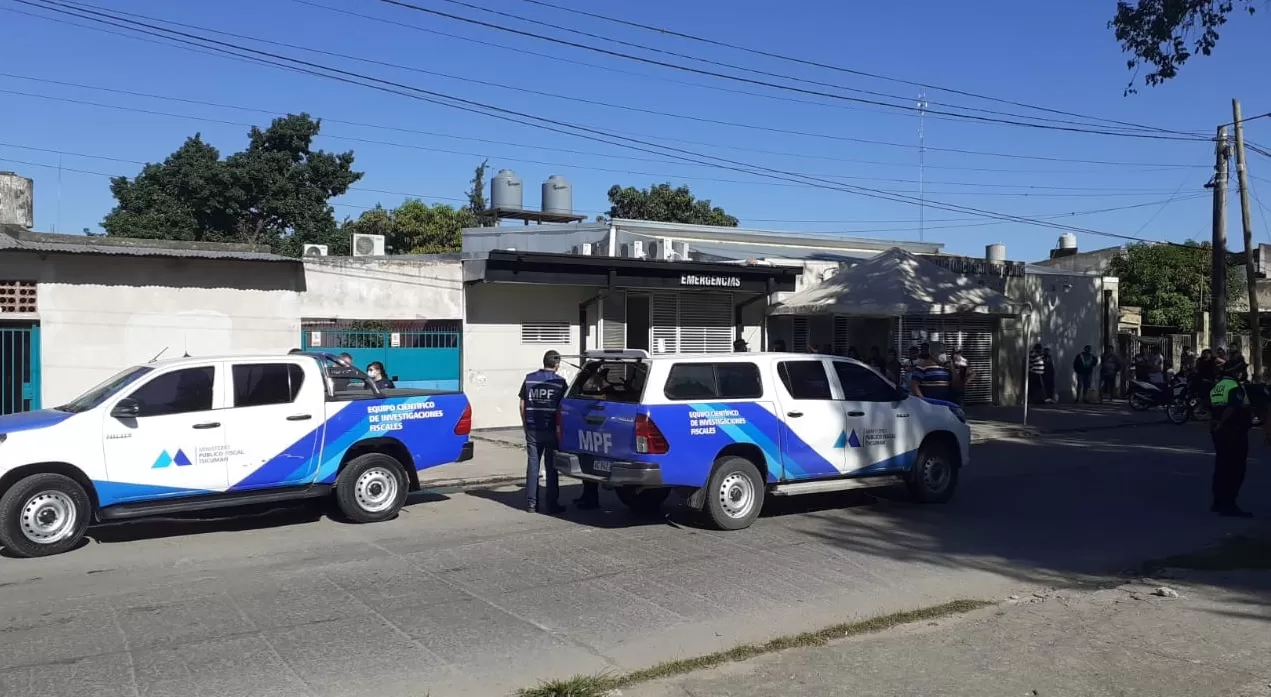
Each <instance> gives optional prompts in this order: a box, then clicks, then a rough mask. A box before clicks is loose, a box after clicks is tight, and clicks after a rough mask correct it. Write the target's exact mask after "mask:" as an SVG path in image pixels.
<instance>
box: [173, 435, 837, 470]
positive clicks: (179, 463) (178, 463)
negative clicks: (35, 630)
mask: <svg viewBox="0 0 1271 697" xmlns="http://www.w3.org/2000/svg"><path fill="white" fill-rule="evenodd" d="M847 444H848V445H850V446H852V447H853V448H859V447H861V439H860V438H857V437H856V431H852V435H850V436H848V437H847ZM178 464H180V463H178Z"/></svg>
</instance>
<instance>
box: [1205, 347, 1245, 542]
mask: <svg viewBox="0 0 1271 697" xmlns="http://www.w3.org/2000/svg"><path fill="white" fill-rule="evenodd" d="M1219 370H1220V371H1221V378H1220V379H1219V380H1218V383H1217V384H1216V385H1214V388H1213V390H1211V391H1210V393H1209V400H1210V404H1212V405H1213V412H1212V414H1211V416H1210V434H1211V436H1212V437H1213V441H1214V478H1213V497H1214V502H1213V507H1212V508H1211V509H1210V510H1212V511H1213V512H1215V513H1218V514H1219V515H1224V516H1230V517H1235V518H1248V517H1249V516H1250V514H1249V513H1247V512H1245V511H1243V510H1241V509H1240V507H1239V506H1237V505H1236V497H1237V496H1239V495H1240V486H1241V485H1242V484H1244V480H1245V460H1246V459H1247V458H1248V457H1249V429H1250V428H1252V427H1253V418H1252V417H1253V412H1252V409H1251V405H1250V403H1249V398H1248V395H1247V394H1246V393H1245V389H1244V387H1243V386H1241V384H1240V382H1239V378H1240V377H1241V376H1242V375H1243V374H1244V373H1245V362H1244V358H1243V357H1242V356H1241V355H1240V354H1239V353H1236V352H1232V354H1231V356H1230V358H1228V360H1227V362H1226V363H1225V364H1224V365H1223V366H1222V367H1221V368H1219Z"/></svg>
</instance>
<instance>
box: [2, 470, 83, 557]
mask: <svg viewBox="0 0 1271 697" xmlns="http://www.w3.org/2000/svg"><path fill="white" fill-rule="evenodd" d="M92 515H93V503H92V500H90V499H89V498H88V492H86V491H84V487H82V486H80V485H79V484H78V483H77V482H76V481H75V480H74V479H71V478H70V477H67V476H65V475H61V474H54V473H52V472H45V473H42V474H33V475H31V476H29V477H26V478H25V479H21V480H19V481H18V483H16V484H14V485H13V487H11V488H10V489H9V490H8V491H6V492H5V494H4V496H3V497H0V546H3V547H4V548H5V550H7V551H8V552H9V553H10V554H12V555H14V556H18V557H47V556H49V555H51V554H61V553H62V552H69V551H70V550H72V549H75V547H76V546H78V545H79V543H80V542H81V541H82V540H83V539H84V533H85V531H87V530H88V523H89V519H90V518H91V517H92Z"/></svg>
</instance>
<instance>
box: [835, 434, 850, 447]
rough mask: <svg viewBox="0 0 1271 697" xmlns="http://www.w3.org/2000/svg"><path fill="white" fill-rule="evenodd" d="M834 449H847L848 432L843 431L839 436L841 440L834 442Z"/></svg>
mask: <svg viewBox="0 0 1271 697" xmlns="http://www.w3.org/2000/svg"><path fill="white" fill-rule="evenodd" d="M834 447H835V448H846V447H847V431H843V432H842V433H840V434H839V439H838V440H836V441H834Z"/></svg>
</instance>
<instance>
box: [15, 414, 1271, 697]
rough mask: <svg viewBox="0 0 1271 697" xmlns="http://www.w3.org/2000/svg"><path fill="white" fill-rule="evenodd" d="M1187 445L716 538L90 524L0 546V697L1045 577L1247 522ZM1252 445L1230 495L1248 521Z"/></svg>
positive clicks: (493, 504)
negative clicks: (18, 550)
mask: <svg viewBox="0 0 1271 697" xmlns="http://www.w3.org/2000/svg"><path fill="white" fill-rule="evenodd" d="M1205 441H1206V438H1205V432H1204V430H1203V429H1202V428H1199V427H1182V428H1177V427H1169V426H1160V427H1146V428H1135V429H1124V430H1117V431H1104V432H1099V433H1091V434H1087V435H1084V436H1074V437H1072V438H1067V439H1048V440H1031V441H1015V442H1009V441H1008V442H997V443H992V444H987V445H981V446H976V447H975V449H974V451H973V457H974V458H975V462H974V463H973V465H972V467H970V468H968V469H967V470H966V471H965V475H964V477H963V480H962V488H961V489H960V491H959V492H958V495H957V497H956V498H955V500H954V502H952V503H950V504H947V505H944V506H917V505H913V504H909V503H906V502H903V501H900V500H893V499H891V498H887V497H883V498H875V497H872V496H869V495H864V494H850V495H844V494H836V495H826V496H818V497H816V498H811V499H810V498H807V497H804V498H802V499H794V500H787V501H782V502H780V503H781V505H779V506H776V505H770V506H769V509H768V511H767V512H766V514H765V516H764V517H763V518H761V519H760V520H759V521H758V522H757V523H756V524H755V526H754V527H752V528H750V529H749V530H745V531H739V532H733V533H720V532H714V531H708V530H703V529H701V528H698V527H694V525H693V523H692V521H691V520H690V519H689V518H687V517H686V516H685V515H684V514H683V512H682V511H677V510H675V509H671V508H668V515H667V516H666V517H665V518H657V519H652V520H649V519H646V520H643V521H637V520H632V519H631V518H629V517H628V516H627V515H626V514H625V512H624V511H623V510H622V509H621V507H620V506H619V505H618V504H616V502H614V501H613V500H612V499H606V503H607V504H608V506H609V507H610V508H611V510H607V511H601V512H596V513H588V514H580V513H573V512H571V513H568V514H566V516H565V517H564V518H561V519H554V518H549V517H545V516H536V515H531V514H528V513H525V512H522V511H520V510H518V509H517V508H514V507H513V506H519V504H520V501H521V498H520V494H519V492H517V491H513V490H504V491H490V492H473V493H468V494H463V493H425V494H422V495H420V496H418V497H417V500H416V502H415V503H414V504H413V505H411V506H410V507H409V508H408V509H407V510H406V511H405V512H404V513H403V514H402V515H401V516H400V517H399V518H398V519H397V520H395V521H391V522H388V523H381V524H378V525H367V526H356V525H346V524H342V523H339V522H334V521H332V520H329V519H327V518H326V517H325V516H324V515H323V510H322V509H320V508H316V507H313V506H308V507H300V508H295V507H293V508H286V509H276V510H273V511H262V512H257V513H256V514H255V515H253V516H251V517H245V518H237V519H211V520H201V521H189V520H183V521H170V520H169V521H158V522H145V523H132V524H127V525H117V526H112V527H104V528H100V529H96V530H95V531H93V532H94V535H95V538H94V541H93V542H91V543H89V544H87V545H86V546H84V547H82V548H81V549H78V550H76V551H74V552H72V553H70V554H66V555H62V556H59V557H53V558H47V559H35V560H16V559H0V695H4V696H8V695H14V696H18V695H21V696H26V695H41V696H42V697H83V695H93V696H94V697H116V696H121V697H160V696H166V695H172V696H174V697H196V696H202V695H207V696H208V697H238V696H239V695H243V696H248V695H250V696H252V697H256V696H258V695H271V696H278V697H285V696H289V695H324V696H328V695H329V696H331V697H360V696H362V695H367V696H372V695H373V696H375V697H398V696H402V697H406V696H409V697H422V696H423V695H431V696H432V697H448V696H449V695H464V696H465V697H471V695H481V696H482V697H485V696H487V695H491V696H493V695H499V694H506V693H507V692H509V691H511V690H513V689H515V688H517V687H521V686H526V685H530V684H533V683H534V682H536V681H537V680H538V679H541V678H551V677H560V676H563V675H569V674H574V673H590V672H596V671H600V670H605V669H611V670H622V669H632V668H639V667H644V666H647V665H649V664H652V663H654V662H657V661H660V660H664V659H669V658H675V657H681V656H691V655H697V654H701V653H706V652H709V651H713V650H718V649H722V648H727V647H730V646H732V645H735V644H737V643H740V642H743V641H753V640H758V639H763V638H765V637H769V636H772V635H774V634H779V633H787V632H794V631H801V630H805V629H812V628H816V627H820V626H823V625H827V624H831V623H834V622H838V621H845V620H849V619H853V618H860V617H865V616H871V615H877V614H881V613H886V612H891V611H896V610H900V609H907V608H912V607H916V606H923V605H930V604H935V603H940V602H943V601H947V600H950V599H954V598H1000V597H1005V596H1006V595H1008V594H1010V593H1017V592H1023V591H1027V590H1030V589H1039V588H1043V587H1053V586H1063V585H1065V584H1069V583H1072V582H1074V580H1075V579H1078V578H1080V577H1082V576H1084V575H1088V574H1102V573H1106V572H1109V571H1116V570H1118V569H1122V568H1125V567H1126V566H1129V565H1134V564H1137V562H1138V561H1140V560H1142V559H1144V558H1147V557H1153V556H1158V555H1163V554H1167V553H1172V552H1176V551H1185V550H1190V549H1193V548H1195V547H1196V546H1198V545H1201V544H1204V543H1207V542H1209V541H1212V540H1214V539H1216V538H1219V537H1221V536H1222V535H1224V534H1226V533H1231V532H1236V531H1240V530H1242V529H1246V528H1248V527H1250V526H1263V525H1266V523H1265V522H1260V521H1256V520H1255V521H1233V520H1228V519H1220V518H1216V517H1214V516H1212V515H1211V514H1210V513H1208V473H1209V466H1210V458H1209V457H1208V455H1207V453H1206V452H1205V451H1204V450H1203V449H1202V448H1203V447H1204V445H1205ZM1264 452H1266V451H1264V449H1263V448H1262V447H1261V446H1260V445H1255V447H1254V449H1253V453H1254V456H1253V459H1252V462H1251V472H1250V481H1249V482H1248V483H1247V484H1246V487H1245V491H1246V496H1245V503H1246V505H1247V507H1249V508H1252V509H1254V510H1255V511H1258V512H1259V513H1261V514H1262V515H1263V516H1264V520H1265V517H1267V516H1271V486H1268V484H1271V475H1268V473H1267V467H1266V464H1268V463H1271V458H1268V457H1266V456H1264V455H1263V453H1264ZM572 493H573V492H572V491H570V492H568V494H571V495H572ZM1255 494H1260V498H1258V499H1255V496H1254V495H1255Z"/></svg>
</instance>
